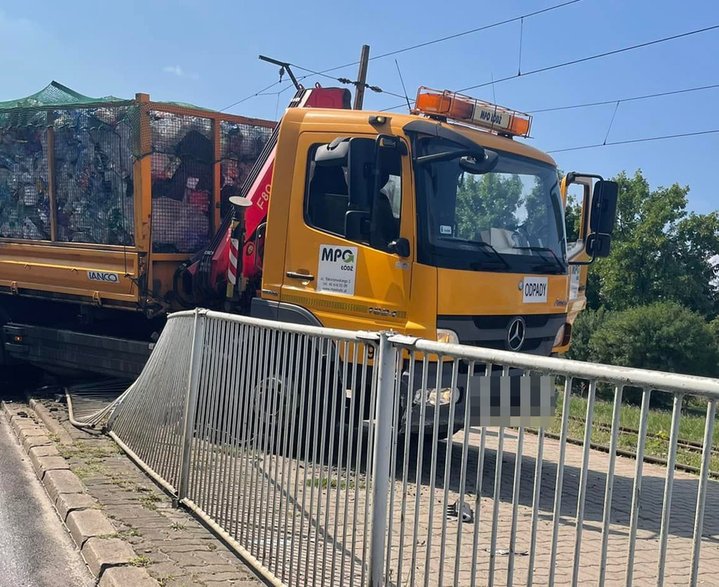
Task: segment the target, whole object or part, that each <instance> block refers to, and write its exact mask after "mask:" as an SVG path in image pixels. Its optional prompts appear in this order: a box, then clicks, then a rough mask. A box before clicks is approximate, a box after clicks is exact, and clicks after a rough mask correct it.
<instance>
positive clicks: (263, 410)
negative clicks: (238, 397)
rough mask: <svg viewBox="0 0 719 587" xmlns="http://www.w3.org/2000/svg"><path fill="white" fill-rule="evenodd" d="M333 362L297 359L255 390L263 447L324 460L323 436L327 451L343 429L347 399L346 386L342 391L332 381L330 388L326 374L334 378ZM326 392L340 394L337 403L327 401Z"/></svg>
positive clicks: (255, 423)
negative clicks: (321, 453)
mask: <svg viewBox="0 0 719 587" xmlns="http://www.w3.org/2000/svg"><path fill="white" fill-rule="evenodd" d="M327 360H328V359H327V358H324V357H315V358H314V359H312V360H310V361H303V360H302V357H299V356H295V357H294V358H293V360H291V361H287V364H286V365H283V368H282V369H281V370H278V371H277V372H276V373H273V374H271V375H267V376H265V377H263V378H262V379H260V380H259V381H258V382H257V383H256V385H255V386H253V388H252V392H251V393H252V396H251V398H250V401H251V403H252V412H251V414H252V415H251V422H252V428H253V431H252V437H253V439H254V438H255V437H256V440H257V447H258V448H260V449H262V450H271V451H274V452H276V453H286V456H290V455H303V456H304V455H306V456H308V458H309V457H312V455H317V456H319V450H320V446H321V443H322V440H323V435H324V443H325V447H328V446H329V442H330V439H331V438H332V437H333V436H334V435H335V434H336V431H337V429H338V426H339V414H340V413H341V412H340V408H341V404H340V401H344V395H342V394H341V393H340V392H341V387H342V386H341V384H340V385H338V386H337V388H336V389H335V388H334V387H333V385H332V384H331V382H330V384H328V385H325V381H324V379H325V376H326V374H327V373H329V374H330V377H332V376H333V375H334V369H333V365H332V364H330V365H329V369H328V367H327V363H326V361H327ZM313 364H314V371H313V370H312V365H313ZM313 373H314V377H313ZM318 374H319V376H318ZM310 380H313V381H314V384H313V385H310V383H309V382H310ZM303 385H304V386H305V387H304V388H303V387H302V386H303ZM324 390H328V391H329V392H330V393H331V394H335V395H336V397H335V398H334V401H333V396H332V395H330V396H329V397H327V398H326V399H325V398H324V397H321V396H318V394H320V393H322V391H324ZM333 407H334V412H333V411H332V409H333ZM323 424H324V426H323ZM310 452H311V453H312V454H309V453H310Z"/></svg>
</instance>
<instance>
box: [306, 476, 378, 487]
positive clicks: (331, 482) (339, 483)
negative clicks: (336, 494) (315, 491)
mask: <svg viewBox="0 0 719 587" xmlns="http://www.w3.org/2000/svg"><path fill="white" fill-rule="evenodd" d="M305 484H306V485H307V487H312V486H314V487H320V488H322V489H327V488H328V487H331V488H332V489H336V488H337V487H339V488H340V489H347V488H349V489H354V488H355V482H354V481H352V480H350V481H349V482H347V481H345V480H344V479H341V480H338V479H337V478H335V477H333V478H331V479H329V478H327V477H322V479H318V478H314V479H307V482H306V483H305ZM364 487H365V484H364V482H362V481H360V483H359V488H360V489H364Z"/></svg>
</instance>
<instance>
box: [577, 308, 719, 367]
mask: <svg viewBox="0 0 719 587" xmlns="http://www.w3.org/2000/svg"><path fill="white" fill-rule="evenodd" d="M589 352H590V355H591V357H592V360H596V361H599V362H602V363H609V364H612V365H624V366H627V367H638V368H642V369H656V370H659V371H671V372H674V373H685V374H690V375H705V376H715V375H717V374H718V373H719V371H718V369H717V360H718V359H719V356H718V353H717V346H716V342H715V339H714V335H713V333H712V330H711V328H710V327H709V324H707V323H706V322H705V321H704V319H703V318H702V317H701V316H700V315H699V314H695V313H694V312H692V311H691V310H688V309H687V308H684V307H683V306H680V305H679V304H676V303H674V302H655V303H653V304H649V305H647V306H639V307H637V308H630V309H629V310H624V311H622V312H617V313H616V314H611V315H609V316H608V317H607V319H606V320H605V321H604V322H603V323H602V324H600V325H599V327H598V328H597V329H596V330H595V331H594V334H593V335H592V337H591V340H590V343H589Z"/></svg>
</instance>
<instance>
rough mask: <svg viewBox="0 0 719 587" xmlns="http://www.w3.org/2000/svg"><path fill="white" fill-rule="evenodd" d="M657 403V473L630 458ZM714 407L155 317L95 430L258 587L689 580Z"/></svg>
mask: <svg viewBox="0 0 719 587" xmlns="http://www.w3.org/2000/svg"><path fill="white" fill-rule="evenodd" d="M578 381H582V382H584V384H585V387H586V394H585V397H581V398H579V397H577V395H576V394H574V393H573V388H574V387H575V386H576V385H575V384H576V383H577V382H578ZM560 384H561V385H562V387H561V388H558V387H555V386H558V385H560ZM634 388H638V389H639V390H640V391H639V392H638V393H639V394H640V396H641V408H639V410H638V411H639V424H638V429H637V431H636V438H635V439H634V440H633V442H634V443H635V444H636V450H635V452H636V454H637V458H636V459H629V458H626V457H623V456H617V454H618V452H619V453H622V454H625V453H624V452H622V451H623V449H626V446H625V445H626V442H625V441H626V438H625V437H624V436H622V434H624V432H623V431H624V428H623V427H622V425H621V424H622V420H621V417H622V410H623V409H624V406H625V404H626V397H627V396H628V395H630V393H637V392H634V391H632V390H633V389H634ZM556 389H562V390H563V391H561V392H560V393H559V394H558V395H559V397H558V398H557V402H556V403H557V405H556V408H557V411H558V412H560V413H559V414H558V416H557V417H556V418H553V417H552V412H553V411H554V409H555V405H554V403H553V401H552V399H553V397H554V396H555V390H556ZM598 393H599V394H601V395H608V396H609V397H610V399H611V400H612V403H611V421H610V423H608V424H607V430H606V436H607V437H608V443H609V446H608V447H606V450H605V451H604V452H602V451H600V450H594V449H593V448H592V447H593V446H594V447H595V448H596V438H595V437H594V436H593V434H594V435H596V430H597V429H598V428H597V426H596V425H595V416H596V414H595V412H596V410H595V408H596V406H597V405H599V404H598V399H597V394H598ZM664 394H670V396H669V397H670V399H671V402H672V406H673V411H672V415H671V420H670V422H669V430H667V431H666V432H667V433H668V437H667V438H665V440H664V442H665V445H666V446H665V448H666V454H665V455H664V456H665V457H666V459H665V460H666V461H667V466H666V467H664V466H662V467H659V466H657V465H654V464H649V463H645V459H644V457H645V453H648V452H650V451H649V449H652V451H653V454H656V447H655V446H649V447H648V444H647V443H648V442H650V441H651V442H654V439H653V437H648V432H647V430H648V422H649V420H650V417H652V414H653V412H652V411H650V401H651V399H652V397H653V396H658V395H662V396H663V395H664ZM689 395H691V396H696V397H699V398H703V400H705V401H706V417H705V419H704V420H703V425H704V435H703V444H702V445H701V448H700V450H701V456H700V457H699V460H700V462H699V475H698V476H696V475H690V474H687V473H683V472H681V471H675V464H676V463H677V454H678V453H677V451H678V446H679V437H680V424H681V423H682V419H683V416H682V400H683V398H685V397H687V396H689ZM717 399H719V381H718V380H712V379H705V378H698V377H689V376H681V375H673V374H666V373H658V372H649V371H642V370H636V369H623V368H616V367H609V366H603V365H593V364H585V363H579V362H573V361H566V360H562V359H554V358H545V357H536V356H528V355H521V354H516V353H509V352H503V351H494V350H491V349H482V348H471V347H464V346H459V345H445V344H440V343H436V342H430V341H425V340H417V339H411V338H408V337H403V336H396V335H388V334H373V333H360V332H346V331H337V330H331V329H323V328H312V327H304V326H296V325H289V324H279V323H272V322H266V321H261V320H256V319H250V318H243V317H237V316H231V315H227V314H221V313H218V312H210V311H197V312H182V313H178V314H174V315H172V316H171V317H170V319H169V321H168V325H167V327H166V329H165V331H164V332H163V335H162V337H161V338H160V340H159V341H158V343H157V347H156V349H155V351H154V352H153V355H152V357H151V359H150V362H149V363H148V366H147V367H146V369H145V371H143V373H142V375H141V376H140V378H139V379H138V380H137V382H136V383H135V384H134V385H133V386H132V387H131V388H130V390H128V392H127V393H126V395H125V396H124V397H123V400H122V401H121V402H120V404H119V406H118V407H117V408H116V409H115V412H114V413H113V416H112V418H111V420H110V422H109V427H110V429H111V435H112V436H113V437H114V438H115V439H116V440H117V441H118V442H119V443H120V444H121V446H122V447H123V448H124V449H125V450H127V451H128V452H129V453H130V454H131V456H133V458H135V459H136V460H137V461H138V462H139V463H140V464H141V465H142V466H143V467H144V468H146V469H147V470H148V471H149V473H150V474H151V475H152V476H153V477H154V478H155V479H156V480H158V481H159V482H160V483H162V484H163V486H164V487H165V488H166V489H167V490H168V491H170V492H172V493H174V494H176V495H177V499H178V501H180V502H181V503H183V504H184V505H185V506H187V507H188V508H190V509H191V510H193V511H194V512H195V513H196V514H197V515H198V516H200V517H201V518H203V519H204V520H205V521H207V522H208V523H209V524H210V525H211V526H212V527H213V528H214V529H215V530H216V531H217V532H218V533H220V534H221V535H222V536H223V537H224V538H225V540H226V541H227V542H228V543H229V544H230V545H231V546H233V547H234V548H235V550H236V551H237V552H238V553H239V554H240V555H242V556H243V557H244V558H245V559H246V560H248V561H249V562H250V563H251V564H253V565H254V566H255V568H256V569H257V570H258V571H259V572H261V573H262V574H263V575H264V576H265V577H266V578H267V579H268V580H269V581H271V582H273V583H275V584H288V585H304V584H313V585H318V584H319V585H364V584H370V585H381V584H386V585H403V586H404V585H450V584H452V585H483V584H488V585H493V584H507V585H512V584H526V585H532V584H549V585H553V584H555V583H565V582H567V583H572V584H577V583H578V582H580V581H582V582H584V581H591V582H594V583H598V584H600V585H601V584H614V583H625V584H632V583H633V581H636V582H647V581H649V582H652V583H655V584H664V583H665V582H666V583H677V582H679V583H681V584H686V583H689V584H691V585H695V584H697V583H698V582H699V581H704V582H708V583H712V582H713V580H714V578H715V576H716V575H715V566H716V563H717V562H719V546H718V543H719V484H717V483H716V482H714V481H711V480H710V475H709V473H710V468H711V466H712V462H713V461H712V456H713V453H712V445H713V442H714V421H715V415H716V402H717ZM577 401H580V403H581V407H582V408H583V410H584V416H583V418H584V420H583V422H582V432H583V439H582V441H581V443H579V444H580V445H579V446H577V445H575V444H571V443H570V437H571V435H572V434H573V430H575V428H576V426H575V424H576V422H575V421H574V420H573V418H576V416H573V415H572V414H571V412H572V410H573V408H572V406H573V405H574V406H575V407H576V405H577V404H576V402H577ZM573 402H574V403H573ZM560 405H561V411H560V410H559V406H560ZM607 405H608V404H607ZM576 411H577V410H576V409H575V410H574V412H576ZM488 414H489V417H488ZM596 418H597V419H598V418H599V416H596ZM686 418H687V417H686V416H685V417H684V419H686ZM497 423H501V424H503V425H502V426H496V424H497ZM518 424H521V426H519V427H510V426H516V425H518ZM528 426H538V428H537V429H534V428H530V427H528ZM552 426H555V427H557V428H558V430H557V432H558V433H557V434H553V433H550V432H549V431H548V430H549V428H550V427H552ZM573 426H574V428H573ZM530 431H531V432H530ZM411 432H419V434H413V433H411ZM445 438H450V439H451V441H445V440H444V439H445ZM648 438H649V441H648ZM700 554H701V556H700Z"/></svg>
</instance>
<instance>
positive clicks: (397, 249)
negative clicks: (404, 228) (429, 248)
mask: <svg viewBox="0 0 719 587" xmlns="http://www.w3.org/2000/svg"><path fill="white" fill-rule="evenodd" d="M387 251H388V252H390V253H394V254H396V255H399V256H400V257H402V258H407V257H409V255H410V253H411V251H410V248H409V241H408V240H407V239H406V238H403V237H400V238H398V239H397V240H396V241H392V242H391V243H389V245H388V246H387Z"/></svg>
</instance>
